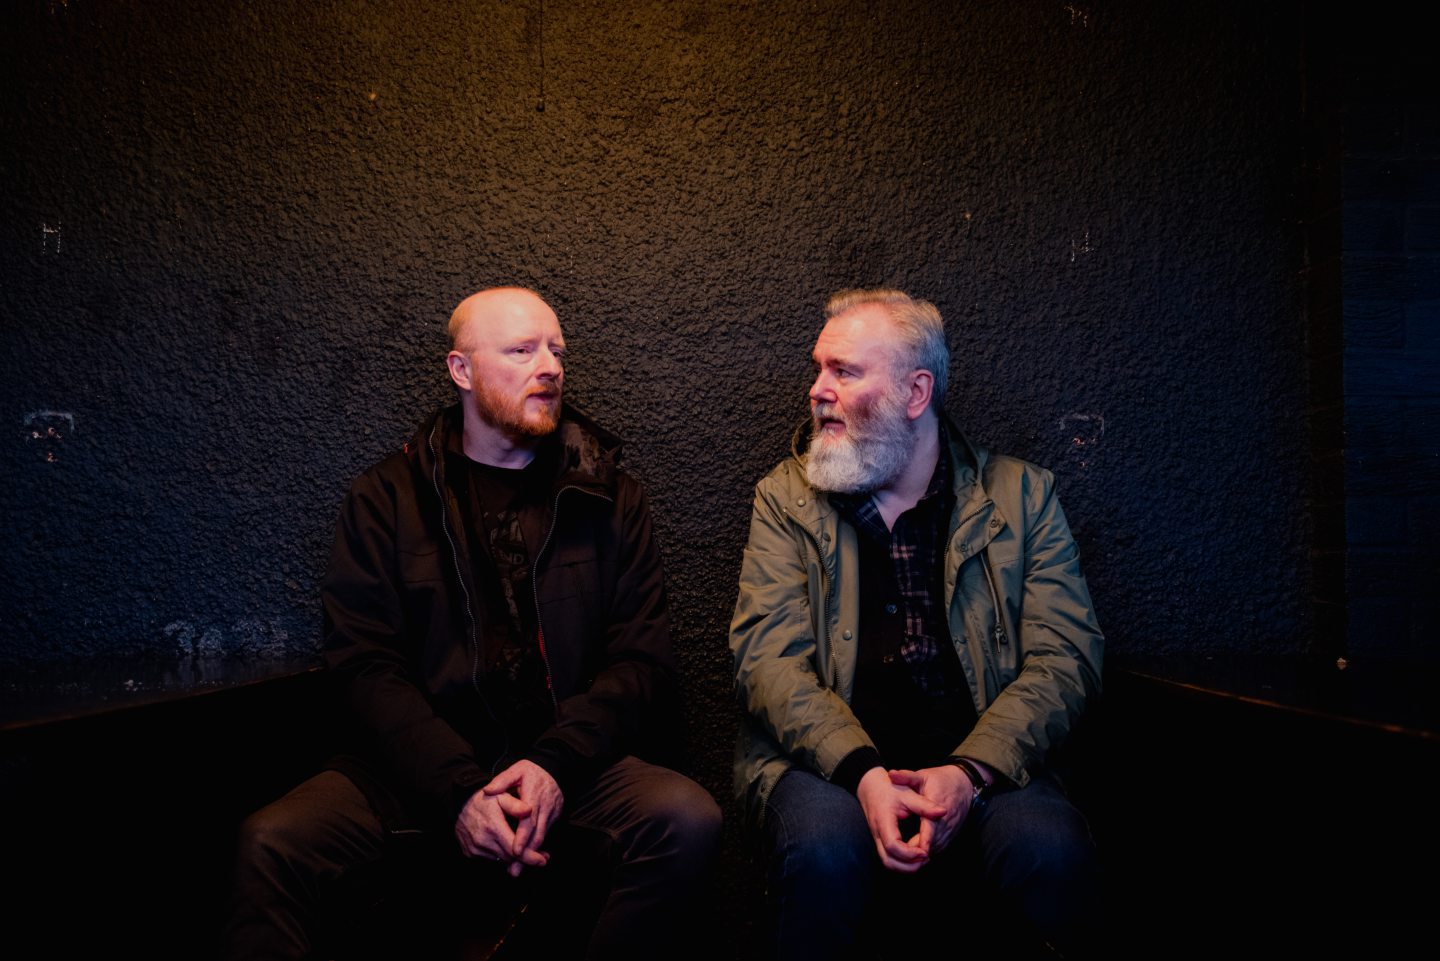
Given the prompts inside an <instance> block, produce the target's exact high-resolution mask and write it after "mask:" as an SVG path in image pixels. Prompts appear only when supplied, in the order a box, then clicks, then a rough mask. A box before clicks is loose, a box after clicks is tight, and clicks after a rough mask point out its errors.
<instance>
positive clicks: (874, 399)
mask: <svg viewBox="0 0 1440 961" xmlns="http://www.w3.org/2000/svg"><path fill="white" fill-rule="evenodd" d="M898 353H899V347H898V344H897V343H896V338H895V332H894V328H893V325H892V322H891V320H890V317H889V315H888V314H887V313H886V312H885V310H884V309H883V308H881V307H877V306H874V305H864V306H861V307H857V308H855V309H854V310H849V311H846V312H845V313H843V314H841V315H840V316H838V317H833V318H831V320H830V321H829V322H828V323H826V325H825V329H824V330H822V331H821V332H820V338H819V340H817V341H816V342H815V352H814V358H815V366H816V375H815V383H814V384H813V385H812V386H811V388H810V415H811V433H810V449H809V455H808V457H807V459H806V464H805V469H806V474H807V475H808V476H809V478H810V482H811V483H812V484H814V485H815V486H816V487H818V488H820V489H821V490H830V491H840V492H843V493H859V492H862V491H873V490H876V489H878V488H881V487H884V486H885V485H886V484H888V483H889V482H890V481H892V480H894V479H895V478H896V477H897V476H899V474H900V472H901V470H903V469H904V467H905V464H906V463H907V462H908V460H909V458H910V454H911V452H912V451H913V450H914V445H915V430H914V422H913V421H912V420H911V419H910V417H909V414H908V412H907V409H906V404H907V396H908V395H907V391H906V389H905V385H904V384H903V383H902V382H901V381H900V379H899V378H897V377H896V376H895V374H896V362H897V360H898Z"/></svg>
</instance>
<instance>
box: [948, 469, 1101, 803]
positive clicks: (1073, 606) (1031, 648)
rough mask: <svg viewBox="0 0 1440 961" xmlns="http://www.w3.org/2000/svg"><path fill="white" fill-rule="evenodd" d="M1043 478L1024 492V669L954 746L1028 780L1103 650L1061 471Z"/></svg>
mask: <svg viewBox="0 0 1440 961" xmlns="http://www.w3.org/2000/svg"><path fill="white" fill-rule="evenodd" d="M1030 476H1034V475H1027V480H1028V479H1029V477H1030ZM1038 477H1039V482H1038V483H1036V484H1032V485H1030V487H1029V489H1028V490H1027V491H1026V492H1025V520H1026V524H1025V537H1024V546H1023V554H1022V556H1021V563H1022V564H1023V566H1024V573H1023V577H1024V580H1023V585H1022V590H1021V594H1020V621H1019V634H1020V636H1019V638H1018V639H1017V642H1018V644H1019V655H1020V657H1021V663H1020V673H1019V675H1018V676H1017V677H1016V678H1015V680H1014V681H1012V682H1011V683H1010V684H1009V685H1008V686H1006V687H1005V689H1004V690H1002V691H1001V692H1000V694H999V696H997V697H996V698H995V700H994V701H993V702H992V703H991V704H990V705H989V707H987V708H986V709H985V711H984V712H983V713H982V714H981V715H980V719H979V721H978V722H977V723H976V725H975V728H974V730H973V731H972V732H971V733H970V735H969V736H968V737H966V738H965V740H964V741H963V742H962V743H961V744H960V746H959V747H958V748H956V750H955V753H956V754H960V755H963V756H965V757H971V758H975V759H976V760H979V761H983V762H985V763H986V764H988V765H990V766H991V767H992V768H995V769H996V770H997V771H998V772H999V773H1001V774H1003V775H1004V776H1005V777H1007V778H1009V779H1010V780H1011V781H1013V782H1014V783H1015V784H1016V785H1018V786H1021V787H1023V786H1025V784H1027V783H1028V782H1029V779H1030V773H1031V772H1033V771H1036V770H1038V769H1040V768H1042V767H1043V766H1044V765H1045V763H1046V761H1047V758H1048V755H1049V753H1050V750H1051V749H1052V748H1054V747H1056V746H1058V745H1059V744H1060V742H1062V741H1063V740H1064V739H1065V737H1066V735H1067V734H1068V733H1069V732H1070V729H1071V727H1072V726H1073V725H1074V723H1075V721H1076V720H1077V719H1078V718H1079V716H1080V714H1081V713H1082V711H1083V710H1084V707H1085V702H1086V701H1087V700H1088V699H1089V698H1090V697H1091V696H1093V695H1095V694H1097V693H1099V690H1100V670H1101V661H1102V657H1103V653H1104V637H1103V636H1102V635H1101V633H1100V626H1099V624H1098V623H1097V621H1096V619H1095V611H1094V608H1093V607H1092V605H1091V602H1090V590H1089V588H1088V587H1087V586H1086V584H1085V576H1084V575H1083V574H1082V573H1081V572H1080V554H1079V550H1078V549H1077V548H1076V546H1075V539H1074V538H1073V537H1072V536H1071V534H1070V526H1069V525H1068V524H1067V523H1066V521H1065V513H1064V511H1062V510H1061V509H1060V502H1059V500H1057V499H1056V497H1055V487H1054V476H1053V475H1052V474H1051V473H1050V472H1049V471H1040V472H1039V475H1038ZM997 613H998V612H997Z"/></svg>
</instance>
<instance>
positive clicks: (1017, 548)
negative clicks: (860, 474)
mask: <svg viewBox="0 0 1440 961" xmlns="http://www.w3.org/2000/svg"><path fill="white" fill-rule="evenodd" d="M942 429H943V430H944V431H945V432H946V434H947V436H948V440H949V444H950V452H951V458H952V459H951V463H952V464H953V465H954V471H953V477H954V485H955V509H954V513H953V514H952V515H951V518H950V538H949V542H948V544H947V547H946V551H945V604H946V610H947V611H948V616H949V623H950V636H951V637H952V638H953V640H954V644H955V652H956V653H957V654H958V655H959V656H960V666H961V667H962V668H963V669H964V672H965V677H966V680H967V681H968V682H969V684H970V693H971V696H972V697H973V698H974V701H975V710H976V712H977V714H978V716H979V721H978V722H977V723H976V725H975V728H974V730H972V731H971V732H970V734H969V735H968V736H966V738H965V739H964V741H962V742H961V743H960V744H959V745H957V746H956V748H955V751H954V753H955V754H960V755H964V756H966V757H970V758H974V759H976V760H979V761H983V762H984V763H986V764H988V765H990V767H992V768H994V769H995V770H996V771H998V772H1000V773H1001V774H1002V775H1004V776H1005V777H1007V778H1009V779H1010V780H1011V781H1013V782H1014V783H1015V784H1017V785H1019V786H1021V787H1023V786H1024V785H1025V784H1026V783H1027V782H1028V781H1029V779H1030V776H1031V774H1032V773H1033V772H1035V771H1038V770H1040V769H1042V768H1043V767H1044V766H1045V764H1046V759H1047V757H1048V755H1049V753H1050V751H1051V749H1052V748H1054V747H1055V746H1057V745H1058V744H1059V743H1060V742H1061V741H1062V740H1064V738H1065V735H1066V734H1067V733H1068V732H1069V730H1070V727H1071V725H1072V724H1074V722H1075V720H1076V718H1077V717H1078V716H1079V715H1080V713H1081V711H1082V709H1083V708H1084V706H1085V701H1086V699H1087V698H1089V697H1090V696H1091V695H1093V694H1095V693H1097V692H1098V691H1099V688H1100V664H1101V656H1102V649H1103V646H1104V638H1103V637H1102V636H1101V634H1100V627H1099V625H1098V624H1097V623H1096V620H1095V612H1094V611H1093V610H1092V609H1091V605H1090V591H1089V589H1088V588H1087V587H1086V585H1085V577H1084V575H1083V574H1081V572H1080V558H1079V554H1078V552H1077V550H1076V547H1075V541H1074V539H1073V538H1072V537H1071V536H1070V528H1069V525H1067V524H1066V522H1065V514H1064V513H1063V512H1062V511H1061V509H1060V504H1059V502H1058V501H1057V500H1056V498H1055V489H1054V476H1053V475H1052V474H1051V473H1050V472H1049V471H1047V470H1043V469H1041V468H1039V467H1036V466H1035V465H1033V464H1028V463H1026V462H1025V461H1022V460H1017V459H1015V458H1013V457H1004V456H998V455H991V454H989V453H988V452H987V451H986V450H985V449H984V448H981V447H976V446H973V445H971V444H970V443H969V442H968V441H967V440H966V439H965V438H964V437H963V436H962V435H961V434H960V432H959V431H958V430H957V429H955V427H954V426H953V425H952V424H950V423H949V422H948V421H946V422H945V425H944V427H943V428H942ZM859 567H860V555H859V547H858V544H857V541H856V532H855V529H854V527H852V526H851V525H850V523H849V522H847V521H846V520H844V519H843V518H841V517H840V515H839V514H838V513H837V512H836V510H835V508H834V507H832V506H831V504H830V501H829V499H828V498H827V497H826V495H825V494H824V493H821V492H817V491H816V490H815V489H814V488H813V487H811V486H810V483H809V481H807V480H806V477H805V467H804V461H803V457H802V456H800V455H798V454H796V455H794V456H792V457H790V458H787V459H786V460H785V461H783V462H782V463H781V464H780V465H779V466H778V467H776V468H775V469H774V470H772V471H771V472H770V473H769V474H768V475H766V477H765V478H764V479H763V480H761V481H760V483H759V484H757V485H756V486H755V504H754V510H753V513H752V515H751V519H750V542H749V544H747V545H746V547H745V557H744V562H743V564H742V567H741V570H740V596H739V599H738V600H737V602H736V604H735V618H734V620H733V621H732V622H731V625H730V650H731V653H732V654H733V655H734V657H735V687H736V693H737V695H738V697H739V700H740V704H741V706H742V707H743V708H744V710H745V715H746V718H745V723H744V724H743V725H742V728H741V732H740V743H739V745H738V746H737V750H736V764H735V787H736V792H737V794H739V795H740V797H741V798H742V799H743V801H744V802H745V804H746V807H747V809H748V811H749V812H750V814H751V815H752V817H754V818H756V819H760V818H763V816H764V809H765V801H766V799H768V798H769V796H770V790H771V789H772V788H773V787H774V786H775V782H777V781H778V780H779V779H780V775H782V774H784V773H785V771H786V770H788V769H789V767H790V766H791V765H792V764H798V765H801V766H802V767H804V768H805V769H807V770H810V771H813V772H815V773H817V774H819V775H821V776H822V777H825V778H826V779H829V778H830V777H832V776H833V775H834V773H835V769H836V767H837V766H838V765H839V764H840V762H841V761H842V760H844V759H845V757H846V755H848V754H849V753H850V752H851V751H854V750H855V749H857V748H860V747H865V746H872V747H873V743H872V742H871V740H870V737H869V735H867V734H866V733H865V731H864V729H863V728H862V727H861V726H860V723H859V721H857V720H856V718H855V715H854V714H853V713H852V712H851V710H850V703H849V702H850V696H851V693H852V691H853V687H854V683H855V664H856V658H857V650H858V641H857V640H856V635H857V634H858V633H859V629H860V627H859V622H860V596H859V591H860V583H859Z"/></svg>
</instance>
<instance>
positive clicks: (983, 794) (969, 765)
mask: <svg viewBox="0 0 1440 961" xmlns="http://www.w3.org/2000/svg"><path fill="white" fill-rule="evenodd" d="M950 763H951V764H953V765H955V766H956V767H958V768H959V769H960V770H962V771H964V772H965V776H966V777H967V778H969V779H970V786H971V787H973V788H974V789H975V793H974V794H973V795H971V796H970V809H971V810H972V811H978V810H981V809H982V808H984V807H985V801H986V799H987V798H989V796H990V787H991V785H989V784H988V783H986V781H985V775H983V774H981V773H980V768H978V767H976V765H975V762H974V761H972V760H970V759H969V758H968V757H959V756H955V757H952V758H950Z"/></svg>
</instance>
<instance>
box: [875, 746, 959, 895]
mask: <svg viewBox="0 0 1440 961" xmlns="http://www.w3.org/2000/svg"><path fill="white" fill-rule="evenodd" d="M855 793H856V796H857V797H858V798H859V799H860V807H861V809H862V810H863V811H864V812H865V821H866V823H867V824H868V825H869V826H870V834H871V836H872V837H874V839H875V850H876V852H877V853H878V854H879V855H880V863H881V864H883V865H884V866H885V867H886V868H888V869H890V870H891V871H898V872H900V873H902V874H913V873H914V872H916V871H918V870H920V868H922V867H924V866H925V865H926V864H928V863H929V862H930V858H931V857H932V856H934V855H936V854H939V853H940V852H941V851H943V850H945V847H946V845H948V844H949V843H950V841H951V839H952V838H954V836H955V832H957V831H958V830H960V825H962V824H964V823H965V817H966V815H968V814H969V813H970V799H971V796H972V794H973V793H974V792H973V790H971V788H970V782H969V779H967V778H966V777H965V775H964V773H962V772H961V771H960V769H959V768H957V767H955V766H954V765H950V764H947V765H944V766H942V767H927V768H922V769H920V770H918V771H886V770H885V769H884V768H882V767H874V768H871V769H870V770H869V771H867V772H866V773H865V776H864V777H863V778H861V779H860V786H859V788H858V789H857V790H856V792H855ZM912 817H918V818H919V819H920V826H919V829H918V830H917V831H916V833H915V834H914V835H913V836H912V837H910V838H909V839H908V840H907V839H905V838H903V837H902V836H901V830H900V825H901V823H902V822H904V821H906V820H908V819H910V818H912Z"/></svg>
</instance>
